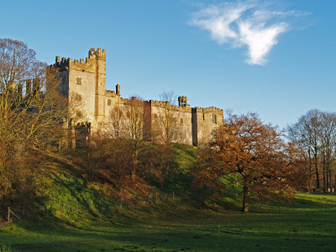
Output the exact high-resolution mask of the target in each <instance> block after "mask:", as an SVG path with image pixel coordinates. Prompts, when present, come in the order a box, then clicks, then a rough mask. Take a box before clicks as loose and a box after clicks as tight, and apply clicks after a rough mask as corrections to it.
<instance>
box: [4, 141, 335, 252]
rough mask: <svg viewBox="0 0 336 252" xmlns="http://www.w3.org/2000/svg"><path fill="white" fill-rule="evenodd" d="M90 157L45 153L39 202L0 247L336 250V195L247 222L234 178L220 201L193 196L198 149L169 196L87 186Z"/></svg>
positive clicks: (266, 209)
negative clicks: (85, 164)
mask: <svg viewBox="0 0 336 252" xmlns="http://www.w3.org/2000/svg"><path fill="white" fill-rule="evenodd" d="M84 151H85V150H70V151H68V152H66V153H62V154H59V153H57V152H48V153H44V159H45V160H44V161H45V162H44V164H45V165H44V166H43V169H41V172H40V173H39V176H38V178H37V181H38V183H39V184H38V190H37V192H36V194H37V198H38V199H39V201H38V202H36V203H32V204H31V205H30V206H29V207H26V209H24V212H23V211H22V209H15V207H13V208H12V209H13V211H14V212H16V213H17V212H19V215H20V216H21V217H23V218H22V220H14V222H13V223H12V224H9V225H7V226H5V227H4V228H2V229H0V243H3V244H6V245H11V246H12V247H13V248H15V249H17V250H20V251H21V250H22V251H86V252H87V251H118V250H119V251H317V250H318V251H334V249H335V248H336V243H335V241H334V237H335V235H336V231H335V229H334V225H335V224H336V214H335V213H336V211H335V210H336V197H335V195H334V194H328V195H323V194H314V195H310V194H297V196H296V202H295V203H287V204H282V203H279V202H276V203H271V204H269V205H264V204H258V205H253V206H252V208H251V213H248V214H243V213H241V212H240V211H239V210H240V207H241V196H240V195H239V194H238V193H239V185H238V186H237V185H234V184H232V183H231V182H232V180H234V178H225V180H227V182H226V181H225V180H224V181H223V183H227V184H230V187H228V190H227V191H225V192H222V194H221V195H217V196H216V197H212V196H211V192H210V191H209V190H207V189H205V190H199V191H191V190H190V185H191V182H192V178H191V177H190V176H189V175H188V174H189V173H188V172H189V170H190V169H191V165H192V162H193V161H195V159H196V149H195V148H193V147H191V146H184V145H179V144H176V145H174V151H175V156H174V157H175V159H176V162H177V163H178V169H177V170H176V171H175V173H173V174H172V177H170V178H167V180H166V181H165V183H164V186H163V188H161V186H160V184H159V183H158V182H157V181H154V180H153V181H152V180H150V179H148V180H146V178H136V180H135V181H133V182H130V183H125V184H122V185H121V186H115V184H114V183H113V180H112V178H111V176H110V174H107V173H104V172H102V173H97V176H96V179H94V180H92V181H86V180H85V179H84V177H85V176H84V175H83V174H84V173H85V171H84V170H83V162H84V161H83V156H84V155H83V152H84ZM128 179H129V178H128ZM229 182H230V183H229ZM2 215H4V212H3V213H2ZM0 251H1V250H0Z"/></svg>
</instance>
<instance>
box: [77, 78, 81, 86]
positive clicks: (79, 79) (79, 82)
mask: <svg viewBox="0 0 336 252" xmlns="http://www.w3.org/2000/svg"><path fill="white" fill-rule="evenodd" d="M77 85H82V78H79V77H77Z"/></svg>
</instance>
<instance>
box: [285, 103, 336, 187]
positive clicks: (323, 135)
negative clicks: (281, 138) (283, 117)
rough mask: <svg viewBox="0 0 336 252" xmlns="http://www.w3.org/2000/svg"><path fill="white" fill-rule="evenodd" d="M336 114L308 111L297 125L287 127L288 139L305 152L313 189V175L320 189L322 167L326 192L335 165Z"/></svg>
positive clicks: (330, 182) (315, 110)
mask: <svg viewBox="0 0 336 252" xmlns="http://www.w3.org/2000/svg"><path fill="white" fill-rule="evenodd" d="M335 126H336V114H335V113H328V112H322V111H319V110H317V109H314V110H310V111H308V112H307V113H306V114H305V115H303V116H301V117H300V118H299V120H298V122H297V123H295V124H292V125H288V126H287V135H288V138H289V139H291V140H292V141H294V142H296V143H297V144H299V145H300V146H301V147H302V148H303V150H304V151H305V154H306V158H307V160H308V167H309V182H310V186H309V187H310V188H311V187H312V179H313V173H315V176H316V187H317V188H320V187H321V186H320V169H321V166H322V173H323V181H324V186H323V188H324V191H326V189H327V188H328V187H330V186H331V184H332V175H331V173H332V168H333V166H334V164H335V151H336V150H335V147H336V144H335V143H336V127H335Z"/></svg>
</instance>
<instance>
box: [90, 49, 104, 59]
mask: <svg viewBox="0 0 336 252" xmlns="http://www.w3.org/2000/svg"><path fill="white" fill-rule="evenodd" d="M92 58H97V59H100V60H106V50H105V49H103V50H102V49H101V48H97V50H95V49H94V48H91V49H90V50H89V59H92Z"/></svg>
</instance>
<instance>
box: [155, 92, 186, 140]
mask: <svg viewBox="0 0 336 252" xmlns="http://www.w3.org/2000/svg"><path fill="white" fill-rule="evenodd" d="M159 96H160V101H161V102H162V104H163V106H162V107H160V108H158V113H157V114H156V117H155V118H154V130H153V135H154V136H153V139H154V140H155V139H158V142H160V143H164V144H166V145H169V144H170V143H171V142H174V141H177V140H179V142H182V140H183V139H182V138H183V137H182V132H181V127H180V125H179V122H178V120H179V118H180V113H179V112H178V110H176V109H175V107H176V101H177V96H176V95H175V93H174V92H173V91H170V92H163V93H162V94H160V95H159Z"/></svg>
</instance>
